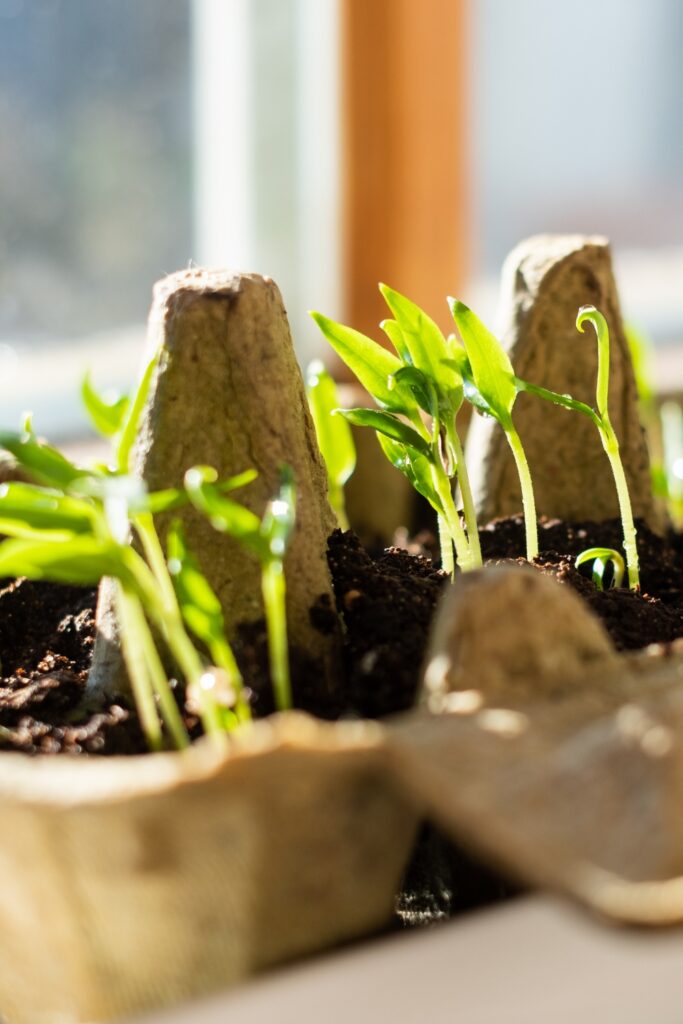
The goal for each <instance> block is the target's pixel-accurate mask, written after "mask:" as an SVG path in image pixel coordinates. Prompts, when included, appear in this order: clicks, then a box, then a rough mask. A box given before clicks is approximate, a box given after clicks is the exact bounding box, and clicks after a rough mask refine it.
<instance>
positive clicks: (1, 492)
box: [0, 483, 95, 536]
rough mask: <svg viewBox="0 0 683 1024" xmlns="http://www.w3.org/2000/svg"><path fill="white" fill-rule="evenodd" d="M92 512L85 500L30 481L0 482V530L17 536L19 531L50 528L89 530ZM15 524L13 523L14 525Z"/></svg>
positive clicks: (86, 531) (65, 531)
mask: <svg viewBox="0 0 683 1024" xmlns="http://www.w3.org/2000/svg"><path fill="white" fill-rule="evenodd" d="M94 517H95V513H94V510H93V508H92V506H91V505H90V504H89V502H87V501H83V500H82V499H79V498H72V497H67V496H66V495H64V494H62V493H61V492H60V491H55V490H49V489H47V488H44V487H36V486H34V485H33V484H23V483H7V484H1V485H0V519H1V520H2V528H1V529H0V532H3V533H7V534H12V536H17V535H18V531H19V530H21V531H22V535H23V536H26V531H27V530H30V531H36V532H38V531H41V530H51V531H56V532H61V533H67V534H69V533H89V532H90V531H91V530H92V528H93V522H94ZM13 524H14V525H13Z"/></svg>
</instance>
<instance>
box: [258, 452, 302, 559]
mask: <svg viewBox="0 0 683 1024" xmlns="http://www.w3.org/2000/svg"><path fill="white" fill-rule="evenodd" d="M295 521H296V486H295V483H294V473H293V472H292V470H291V468H290V467H289V466H282V467H281V469H280V489H279V491H278V493H277V495H276V496H275V497H274V498H273V499H272V500H271V501H269V502H268V504H267V506H266V511H265V514H264V516H263V519H262V520H261V531H260V532H261V537H262V538H263V540H264V541H265V542H266V543H267V545H268V551H269V552H270V555H271V557H272V558H274V559H276V560H278V561H279V560H282V559H283V558H284V556H285V552H286V550H287V545H288V544H289V541H290V538H291V536H292V531H293V530H294V524H295Z"/></svg>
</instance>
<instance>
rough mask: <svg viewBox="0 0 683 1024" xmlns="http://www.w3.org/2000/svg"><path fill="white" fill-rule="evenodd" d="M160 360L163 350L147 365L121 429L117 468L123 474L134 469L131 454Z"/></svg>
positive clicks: (155, 354) (158, 351)
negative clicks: (131, 463)
mask: <svg viewBox="0 0 683 1024" xmlns="http://www.w3.org/2000/svg"><path fill="white" fill-rule="evenodd" d="M160 358H161V348H158V349H157V351H156V352H155V353H154V355H153V356H152V358H151V359H150V361H149V362H148V363H147V366H146V367H145V371H144V373H143V375H142V378H141V380H140V383H139V384H138V388H137V391H136V392H135V394H134V396H133V399H132V401H131V402H130V404H129V406H128V412H127V415H126V418H125V421H124V423H123V425H122V427H121V435H120V437H119V443H118V445H117V448H116V466H117V469H118V470H119V472H121V473H128V472H130V470H131V468H132V467H131V465H130V458H131V452H132V450H133V445H134V444H135V438H136V436H137V432H138V427H139V425H140V417H141V416H142V411H143V409H144V407H145V402H146V401H147V396H148V395H149V389H150V387H151V386H152V378H153V376H154V372H155V370H156V368H157V366H158V365H159V359H160Z"/></svg>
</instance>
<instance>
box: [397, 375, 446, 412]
mask: <svg viewBox="0 0 683 1024" xmlns="http://www.w3.org/2000/svg"><path fill="white" fill-rule="evenodd" d="M396 384H407V386H408V387H409V388H410V390H411V391H412V392H413V394H414V395H415V400H416V402H417V404H418V405H419V406H420V408H421V409H423V410H424V412H426V413H429V415H430V416H438V415H439V399H438V396H437V393H436V388H435V387H434V385H433V384H432V382H431V380H430V379H429V377H427V375H426V374H424V373H423V372H422V370H418V369H417V367H416V366H402V367H401V369H400V370H397V371H396V373H395V374H394V375H393V377H390V378H389V387H390V388H392V387H395V386H396Z"/></svg>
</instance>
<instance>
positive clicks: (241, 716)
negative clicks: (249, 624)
mask: <svg viewBox="0 0 683 1024" xmlns="http://www.w3.org/2000/svg"><path fill="white" fill-rule="evenodd" d="M210 654H211V657H212V659H213V662H214V664H215V665H217V666H218V667H219V668H222V669H224V671H225V672H227V674H228V679H229V681H230V684H231V686H233V687H234V689H235V693H236V694H237V700H236V702H235V715H236V717H237V720H238V721H240V722H248V721H249V720H250V719H251V709H250V707H249V704H248V702H247V701H246V700H245V699H244V680H243V678H242V673H241V672H240V669H239V665H238V664H237V661H236V659H235V655H234V654H233V650H232V647H231V646H230V644H229V643H228V642H227V640H215V641H214V642H213V643H212V644H211V649H210Z"/></svg>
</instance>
